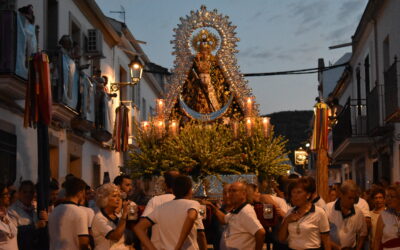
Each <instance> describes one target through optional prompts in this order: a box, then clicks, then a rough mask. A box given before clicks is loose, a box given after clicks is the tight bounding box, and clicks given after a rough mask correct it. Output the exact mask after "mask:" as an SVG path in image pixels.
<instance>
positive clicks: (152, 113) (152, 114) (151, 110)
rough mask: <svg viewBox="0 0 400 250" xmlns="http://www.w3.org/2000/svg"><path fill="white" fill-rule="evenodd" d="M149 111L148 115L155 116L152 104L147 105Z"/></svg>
mask: <svg viewBox="0 0 400 250" xmlns="http://www.w3.org/2000/svg"><path fill="white" fill-rule="evenodd" d="M149 112H150V116H151V117H155V116H156V112H155V110H154V108H153V107H152V106H150V107H149Z"/></svg>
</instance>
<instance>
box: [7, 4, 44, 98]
mask: <svg viewBox="0 0 400 250" xmlns="http://www.w3.org/2000/svg"><path fill="white" fill-rule="evenodd" d="M34 30H35V27H34V25H32V24H29V23H28V22H25V17H23V16H22V15H20V14H19V13H17V12H15V11H11V10H1V11H0V37H1V39H0V55H1V56H0V96H1V98H3V99H8V100H21V99H24V97H25V88H26V80H27V78H28V64H27V60H28V57H27V55H29V53H30V52H33V51H34V49H36V48H35V44H36V39H35V37H28V35H27V34H29V33H30V32H33V34H34ZM31 34H32V33H31Z"/></svg>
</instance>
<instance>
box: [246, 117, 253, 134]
mask: <svg viewBox="0 0 400 250" xmlns="http://www.w3.org/2000/svg"><path fill="white" fill-rule="evenodd" d="M252 129H253V121H252V120H251V117H247V118H246V131H247V135H248V136H251V135H252Z"/></svg>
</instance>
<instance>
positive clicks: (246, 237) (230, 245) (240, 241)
mask: <svg viewBox="0 0 400 250" xmlns="http://www.w3.org/2000/svg"><path fill="white" fill-rule="evenodd" d="M243 205H244V206H243ZM243 205H242V206H241V207H239V208H237V209H234V210H233V211H232V212H230V213H228V214H227V215H225V222H226V223H227V226H226V228H225V230H224V232H223V233H222V237H221V243H220V244H221V245H220V248H221V250H228V249H254V248H255V246H256V239H255V237H254V235H255V234H256V232H257V231H258V230H260V229H263V226H262V225H261V223H260V221H259V220H258V219H257V215H256V212H255V211H254V207H253V206H252V205H250V204H243Z"/></svg>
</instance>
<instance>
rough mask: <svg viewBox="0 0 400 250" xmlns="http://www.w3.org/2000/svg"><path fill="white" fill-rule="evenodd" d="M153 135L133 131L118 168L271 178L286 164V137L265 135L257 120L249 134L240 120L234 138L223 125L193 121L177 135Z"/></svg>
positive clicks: (150, 173)
mask: <svg viewBox="0 0 400 250" xmlns="http://www.w3.org/2000/svg"><path fill="white" fill-rule="evenodd" d="M155 137H156V136H155V135H154V134H153V133H152V132H150V133H148V134H144V133H143V132H139V133H138V134H137V136H136V144H137V145H136V147H135V148H134V149H133V150H131V152H130V154H129V158H130V159H129V160H128V161H127V162H126V164H125V167H123V168H122V169H121V170H122V172H125V173H130V174H132V175H133V176H134V177H141V176H142V177H151V176H153V175H160V174H162V173H163V172H164V171H166V170H168V169H171V168H175V169H178V170H179V171H181V172H182V173H187V174H189V175H191V176H192V177H193V178H194V179H195V180H197V179H203V178H205V177H207V176H210V175H215V176H218V175H222V174H245V173H254V174H256V175H262V176H266V177H268V178H271V177H273V176H276V175H281V174H284V173H286V171H287V170H288V169H289V168H290V166H289V165H287V164H286V161H287V160H288V159H287V157H286V155H287V154H288V152H287V151H286V150H285V144H286V140H285V139H284V138H283V137H282V136H278V137H275V136H274V135H273V132H272V131H271V133H270V136H269V137H265V136H264V134H263V129H262V126H261V125H260V124H258V123H257V124H255V126H254V129H253V133H252V135H251V136H248V135H247V134H246V131H245V127H244V125H243V124H241V125H240V126H239V129H238V138H234V133H233V131H232V129H231V128H230V127H229V126H227V125H223V124H218V123H213V124H202V123H194V122H193V123H188V124H185V126H184V127H183V128H181V130H180V132H179V134H178V135H175V136H172V135H165V136H164V137H162V138H159V139H156V138H155Z"/></svg>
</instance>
